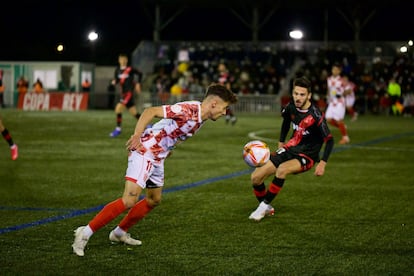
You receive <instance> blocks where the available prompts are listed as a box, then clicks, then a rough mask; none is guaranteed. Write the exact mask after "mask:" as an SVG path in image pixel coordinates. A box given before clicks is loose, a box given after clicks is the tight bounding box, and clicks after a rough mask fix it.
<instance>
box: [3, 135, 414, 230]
mask: <svg viewBox="0 0 414 276" xmlns="http://www.w3.org/2000/svg"><path fill="white" fill-rule="evenodd" d="M411 135H414V132H407V133H401V134H397V135H392V136H387V137H382V138H378V139H374V140H370V141H366V142H363V143H358V144H355V146H366V145H373V144H378V143H382V142H387V141H392V140H396V139H399V138H401V137H405V136H411ZM352 148H353V145H346V146H340V147H335V148H334V149H333V151H332V153H335V152H341V151H344V150H349V149H352ZM251 172H252V169H248V170H243V171H239V172H235V173H231V174H226V175H222V176H217V177H212V178H207V179H204V180H200V181H196V182H192V183H189V184H185V185H181V186H176V187H172V188H166V189H165V190H164V191H163V193H172V192H177V191H182V190H186V189H190V188H194V187H198V186H201V185H204V184H211V183H213V182H216V181H221V180H225V179H229V178H233V177H237V176H241V175H245V174H248V173H251ZM104 206H105V205H99V206H95V207H91V208H87V209H82V210H75V211H70V212H69V213H66V214H63V215H58V216H53V217H49V218H45V219H41V220H37V221H33V222H29V223H25V224H20V225H15V226H10V227H6V228H0V235H1V234H4V233H8V232H12V231H17V230H22V229H25V228H29V227H34V226H39V225H42V224H46V223H51V222H55V221H59V220H63V219H68V218H73V217H77V216H80V215H85V214H88V213H91V212H97V211H100V210H101V209H102V208H103V207H104ZM11 209H13V210H28V211H33V210H36V211H67V210H71V209H53V208H12V207H1V206H0V210H11Z"/></svg>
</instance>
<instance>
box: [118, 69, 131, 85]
mask: <svg viewBox="0 0 414 276" xmlns="http://www.w3.org/2000/svg"><path fill="white" fill-rule="evenodd" d="M131 70H132V67H130V66H129V67H127V68H125V70H124V71H123V72H122V75H121V76H122V78H120V79H119V83H120V84H121V85H123V84H124V82H125V80H126V78H127V76H129V72H131Z"/></svg>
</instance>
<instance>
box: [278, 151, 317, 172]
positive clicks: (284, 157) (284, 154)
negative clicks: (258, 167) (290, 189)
mask: <svg viewBox="0 0 414 276" xmlns="http://www.w3.org/2000/svg"><path fill="white" fill-rule="evenodd" d="M292 159H297V160H298V161H299V162H300V164H301V167H302V170H301V172H306V171H308V170H310V169H311V168H312V167H313V165H314V164H315V161H314V160H313V159H312V158H310V157H309V156H307V155H306V154H303V153H299V154H298V153H295V152H293V151H291V150H289V149H285V148H280V149H278V150H277V151H275V152H272V154H271V155H270V161H271V162H272V163H273V164H274V165H275V166H276V168H278V167H279V165H280V164H282V163H283V162H286V161H289V160H292Z"/></svg>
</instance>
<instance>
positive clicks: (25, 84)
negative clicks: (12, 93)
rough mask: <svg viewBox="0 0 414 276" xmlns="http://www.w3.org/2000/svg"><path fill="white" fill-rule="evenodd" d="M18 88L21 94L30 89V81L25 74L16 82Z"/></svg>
mask: <svg viewBox="0 0 414 276" xmlns="http://www.w3.org/2000/svg"><path fill="white" fill-rule="evenodd" d="M16 88H17V92H18V93H19V95H23V94H25V93H27V91H28V90H29V81H28V80H26V78H25V77H24V76H20V78H19V80H18V81H17V83H16Z"/></svg>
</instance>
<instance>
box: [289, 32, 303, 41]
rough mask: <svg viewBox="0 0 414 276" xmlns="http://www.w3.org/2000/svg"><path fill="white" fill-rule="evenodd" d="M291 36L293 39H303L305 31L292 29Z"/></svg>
mask: <svg viewBox="0 0 414 276" xmlns="http://www.w3.org/2000/svg"><path fill="white" fill-rule="evenodd" d="M289 36H290V38H292V39H302V38H303V32H302V31H301V30H292V31H290V32H289Z"/></svg>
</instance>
